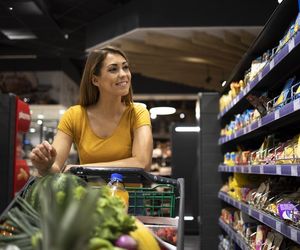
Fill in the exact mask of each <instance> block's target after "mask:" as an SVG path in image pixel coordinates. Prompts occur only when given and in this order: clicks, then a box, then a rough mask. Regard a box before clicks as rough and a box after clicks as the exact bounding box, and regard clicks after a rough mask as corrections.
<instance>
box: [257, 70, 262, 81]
mask: <svg viewBox="0 0 300 250" xmlns="http://www.w3.org/2000/svg"><path fill="white" fill-rule="evenodd" d="M261 78H262V74H261V72H259V73H258V81H260V80H261Z"/></svg>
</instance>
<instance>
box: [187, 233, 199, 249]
mask: <svg viewBox="0 0 300 250" xmlns="http://www.w3.org/2000/svg"><path fill="white" fill-rule="evenodd" d="M199 249H200V244H199V235H185V236H184V250H199Z"/></svg>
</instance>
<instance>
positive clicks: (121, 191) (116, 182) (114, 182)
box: [108, 173, 129, 212]
mask: <svg viewBox="0 0 300 250" xmlns="http://www.w3.org/2000/svg"><path fill="white" fill-rule="evenodd" d="M108 187H109V188H110V191H111V195H112V196H117V197H119V198H120V199H121V200H122V201H123V203H124V205H125V211H126V212H127V211H128V206H129V194H128V192H127V190H126V189H125V185H124V183H123V175H121V174H118V173H113V174H111V177H110V182H109V183H108Z"/></svg>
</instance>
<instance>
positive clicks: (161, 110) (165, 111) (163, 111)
mask: <svg viewBox="0 0 300 250" xmlns="http://www.w3.org/2000/svg"><path fill="white" fill-rule="evenodd" d="M150 113H151V114H156V115H171V114H174V113H176V109H175V108H173V107H155V108H151V109H150Z"/></svg>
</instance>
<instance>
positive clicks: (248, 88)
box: [246, 83, 250, 93]
mask: <svg viewBox="0 0 300 250" xmlns="http://www.w3.org/2000/svg"><path fill="white" fill-rule="evenodd" d="M246 91H247V93H248V92H249V91H250V83H248V85H247V86H246Z"/></svg>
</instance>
